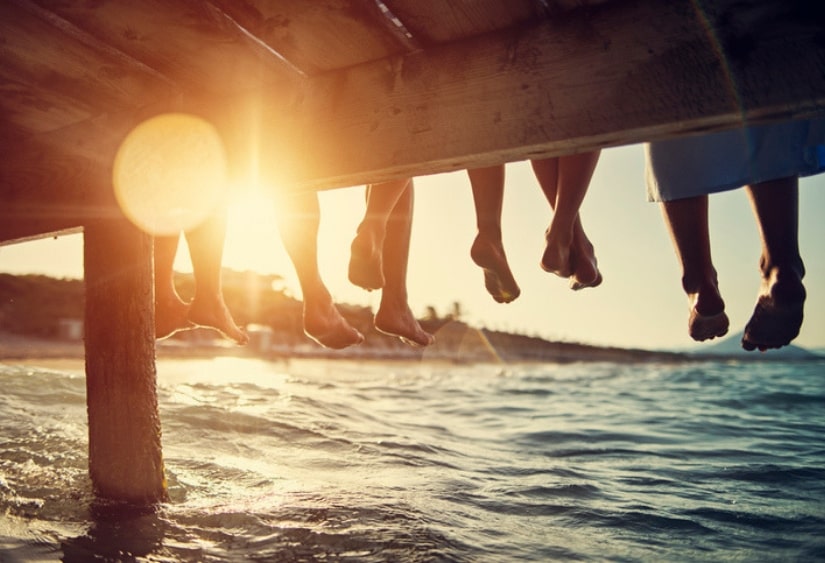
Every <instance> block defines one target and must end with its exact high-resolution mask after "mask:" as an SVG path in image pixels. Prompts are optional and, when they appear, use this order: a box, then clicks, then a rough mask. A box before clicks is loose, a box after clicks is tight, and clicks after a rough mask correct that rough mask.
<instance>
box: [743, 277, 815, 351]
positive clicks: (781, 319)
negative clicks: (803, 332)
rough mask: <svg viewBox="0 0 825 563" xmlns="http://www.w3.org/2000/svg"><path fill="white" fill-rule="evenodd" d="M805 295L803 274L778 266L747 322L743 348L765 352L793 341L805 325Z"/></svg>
mask: <svg viewBox="0 0 825 563" xmlns="http://www.w3.org/2000/svg"><path fill="white" fill-rule="evenodd" d="M805 297H806V292H805V286H803V285H802V277H801V276H800V275H798V274H796V273H794V272H792V271H791V272H789V271H787V270H786V271H785V272H780V271H779V269H778V268H775V269H774V270H773V272H772V273H771V274H770V275H769V276H768V277H767V278H763V280H762V288H761V290H760V292H759V297H758V298H757V301H756V307H755V308H754V311H753V315H752V316H751V318H750V320H749V321H748V324H747V325H746V326H745V334H744V336H743V337H742V348H744V349H745V350H748V351H751V350H755V349H757V348H758V349H759V350H760V351H763V352H764V351H765V350H767V349H769V348H781V347H782V346H786V345H788V344H790V343H791V340H793V339H794V338H796V337H797V335H798V334H799V329H800V328H801V327H802V316H803V309H804V305H805Z"/></svg>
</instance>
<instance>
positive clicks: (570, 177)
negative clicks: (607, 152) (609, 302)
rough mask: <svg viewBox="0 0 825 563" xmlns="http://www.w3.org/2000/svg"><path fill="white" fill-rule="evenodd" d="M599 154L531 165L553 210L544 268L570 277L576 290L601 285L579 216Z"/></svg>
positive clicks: (600, 277) (543, 258)
mask: <svg viewBox="0 0 825 563" xmlns="http://www.w3.org/2000/svg"><path fill="white" fill-rule="evenodd" d="M599 154H600V153H599V151H595V152H589V153H581V154H574V155H569V156H563V157H559V158H548V159H541V160H535V161H532V165H533V171H534V172H535V174H536V179H537V180H538V182H539V185H540V186H541V189H542V192H544V196H545V198H546V199H547V201H548V203H549V204H550V207H551V208H552V209H553V219H552V221H551V222H550V226H549V227H548V229H547V231H546V233H545V239H546V246H545V250H544V254H543V255H542V258H541V267H542V269H544V270H545V271H547V272H550V273H553V274H556V275H558V276H560V277H565V278H568V277H569V278H570V287H571V288H572V289H574V290H579V289H584V288H586V287H596V286H598V285H599V284H601V283H602V276H601V273H600V272H599V269H598V266H597V261H596V254H595V252H594V249H593V244H592V243H591V242H590V239H588V238H587V234H586V233H585V232H584V227H583V226H582V222H581V216H580V214H579V208H580V207H581V204H582V201H584V196H585V195H586V194H587V189H588V187H589V185H590V179H591V178H592V177H593V171H594V170H595V169H596V163H597V162H598V160H599Z"/></svg>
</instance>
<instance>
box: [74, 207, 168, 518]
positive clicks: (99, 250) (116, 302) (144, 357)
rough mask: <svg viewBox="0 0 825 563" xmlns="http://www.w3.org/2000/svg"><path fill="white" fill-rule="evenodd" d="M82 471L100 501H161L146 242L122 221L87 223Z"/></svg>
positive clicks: (162, 489) (149, 255)
mask: <svg viewBox="0 0 825 563" xmlns="http://www.w3.org/2000/svg"><path fill="white" fill-rule="evenodd" d="M84 262H85V277H86V322H85V326H86V342H85V343H86V393H87V396H86V401H87V408H88V416H89V473H90V475H91V478H92V483H93V485H94V488H95V492H96V494H97V495H98V496H99V497H101V498H104V499H111V500H116V501H123V502H129V503H136V504H151V503H155V502H159V501H162V500H165V499H166V495H167V492H166V480H165V478H164V472H163V456H162V451H161V426H160V417H159V415H158V402H157V388H156V371H155V337H154V293H153V283H152V271H153V269H152V240H151V238H150V237H149V236H148V235H145V234H143V233H142V232H140V231H139V230H138V229H137V228H135V227H134V226H133V225H132V224H131V223H129V222H128V221H127V220H126V219H125V218H117V219H106V220H101V221H96V222H92V223H90V224H87V225H86V228H85V233H84Z"/></svg>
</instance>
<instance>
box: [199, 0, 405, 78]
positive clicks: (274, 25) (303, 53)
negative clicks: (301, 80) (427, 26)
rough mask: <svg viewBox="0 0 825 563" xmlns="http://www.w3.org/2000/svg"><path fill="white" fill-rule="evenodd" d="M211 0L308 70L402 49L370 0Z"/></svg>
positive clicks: (349, 63) (344, 64) (330, 67)
mask: <svg viewBox="0 0 825 563" xmlns="http://www.w3.org/2000/svg"><path fill="white" fill-rule="evenodd" d="M211 3H212V4H214V5H215V6H217V7H218V8H220V9H221V10H222V11H223V12H225V13H226V14H227V16H228V17H230V18H231V19H232V20H234V21H235V22H237V23H238V25H240V26H242V27H243V28H244V29H245V30H247V31H248V32H249V33H251V34H252V35H254V36H256V37H257V38H258V40H260V41H261V42H263V43H265V44H266V45H267V46H269V47H270V48H271V49H273V50H274V51H276V52H278V53H279V54H280V55H281V56H282V57H284V58H286V59H287V60H289V61H290V63H291V64H293V65H294V66H296V67H298V68H299V69H301V71H303V72H304V73H305V74H308V75H312V74H318V73H319V72H324V71H328V70H334V69H339V68H343V67H349V66H353V65H356V64H361V63H363V62H367V61H374V60H376V59H382V58H385V57H388V56H391V55H398V54H401V53H404V52H406V51H407V50H408V48H407V43H406V42H405V41H404V39H403V38H402V37H400V36H399V35H398V33H397V32H396V31H395V30H394V29H393V25H392V23H391V22H390V21H389V20H388V19H387V18H386V17H385V16H384V15H383V14H382V13H381V12H380V10H379V9H378V7H377V5H376V3H375V2H374V0H316V1H313V2H306V1H305V0H281V1H279V2H271V1H268V0H243V1H239V0H211Z"/></svg>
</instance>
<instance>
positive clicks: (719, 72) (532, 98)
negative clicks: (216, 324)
mask: <svg viewBox="0 0 825 563" xmlns="http://www.w3.org/2000/svg"><path fill="white" fill-rule="evenodd" d="M818 4H819V3H817V2H810V1H804V0H668V1H661V0H646V1H643V0H383V1H381V0H319V1H312V2H302V1H300V0H281V1H271V0H268V1H264V0H110V1H107V2H53V1H51V0H0V88H1V89H2V92H1V93H2V95H0V143H2V145H1V146H2V151H0V202H2V203H1V204H0V241H1V242H3V243H12V242H17V241H21V240H26V239H29V238H37V237H42V236H48V235H49V234H53V233H55V232H62V231H66V230H72V229H82V230H83V233H84V240H85V255H84V261H85V282H86V319H85V326H86V336H85V346H86V376H87V390H88V396H87V401H88V415H89V466H90V473H91V476H92V480H93V483H94V486H95V489H96V492H97V494H98V495H100V496H101V497H103V498H108V499H115V500H122V501H128V502H136V503H154V502H158V501H162V500H164V499H165V498H166V486H165V480H164V475H163V459H162V452H161V439H160V438H161V433H160V432H161V425H160V419H159V416H158V409H157V396H156V390H155V363H154V362H155V356H154V328H153V327H154V316H153V295H152V251H151V238H150V236H149V235H147V234H145V233H143V232H141V231H140V230H138V229H137V228H135V227H134V226H133V225H132V224H131V223H130V222H129V221H127V220H126V218H125V217H124V215H123V213H122V212H121V210H120V209H119V208H118V206H117V204H116V201H115V197H114V195H113V190H112V175H113V162H114V159H115V155H116V153H117V150H118V147H119V146H120V144H121V141H122V140H123V139H124V138H125V136H126V135H127V134H128V133H129V132H130V131H131V130H132V129H134V127H136V126H137V125H138V124H140V123H141V122H142V121H144V120H145V119H147V118H150V117H153V116H156V115H158V114H161V113H165V112H186V113H191V114H195V115H199V116H201V117H204V118H206V119H207V120H208V121H209V122H210V123H212V124H213V125H214V126H215V127H216V128H217V130H218V131H219V133H220V135H221V138H222V140H223V144H224V146H225V147H226V150H227V155H228V164H229V170H230V173H231V175H232V176H234V177H236V178H244V177H256V178H260V180H261V181H262V182H263V183H264V184H266V185H271V186H275V188H273V189H281V190H291V189H294V190H301V189H313V190H318V189H328V188H338V187H345V186H352V185H360V184H364V183H368V182H377V181H383V180H388V179H392V178H400V177H406V176H419V175H425V174H433V173H439V172H446V171H451V170H459V169H463V168H468V167H477V166H483V165H491V164H498V163H503V162H510V161H516V160H523V159H527V158H535V157H542V156H553V155H559V154H564V153H570V152H575V151H580V150H586V149H593V148H597V147H610V146H618V145H624V144H630V143H638V142H643V141H649V140H655V139H661V138H666V137H672V136H677V135H683V134H689V133H692V132H698V131H710V130H716V129H724V128H730V127H735V126H738V125H741V124H742V123H745V122H758V121H767V120H777V119H787V118H797V117H807V116H813V115H823V114H825V31H823V30H825V15H823V13H824V12H825V7H821V6H819V5H818Z"/></svg>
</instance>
